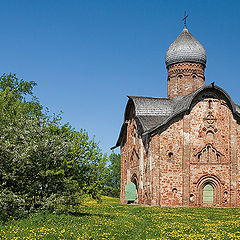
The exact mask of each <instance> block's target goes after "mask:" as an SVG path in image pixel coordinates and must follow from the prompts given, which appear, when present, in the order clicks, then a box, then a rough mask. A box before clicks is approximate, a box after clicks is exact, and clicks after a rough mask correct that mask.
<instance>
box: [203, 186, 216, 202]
mask: <svg viewBox="0 0 240 240" xmlns="http://www.w3.org/2000/svg"><path fill="white" fill-rule="evenodd" d="M213 191H214V190H213V186H212V185H211V184H210V183H207V184H206V185H205V186H204V187H203V204H213V203H214V193H213Z"/></svg>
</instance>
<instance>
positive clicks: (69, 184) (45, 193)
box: [0, 74, 106, 217]
mask: <svg viewBox="0 0 240 240" xmlns="http://www.w3.org/2000/svg"><path fill="white" fill-rule="evenodd" d="M35 85H36V84H35V83H34V82H25V81H23V80H18V78H17V77H16V75H12V74H9V75H3V76H2V77H1V78H0V181H1V185H0V211H1V216H2V217H7V216H9V215H12V216H19V214H23V213H27V212H29V211H38V210H40V209H48V210H52V211H67V210H68V211H76V207H77V206H78V204H79V203H81V201H82V199H83V197H84V196H86V195H87V196H89V195H90V196H91V197H93V198H99V196H100V193H101V189H102V184H103V177H104V166H105V161H106V157H104V156H103V155H102V153H101V151H100V149H99V148H98V146H97V144H96V143H95V142H94V140H90V139H89V137H88V134H87V132H86V131H84V130H80V132H77V131H74V130H73V129H72V128H71V127H70V126H69V125H68V124H66V125H62V126H61V125H60V120H61V119H60V118H59V116H55V117H50V116H48V115H47V114H44V113H43V107H42V106H41V105H40V103H39V101H38V99H37V98H36V97H35V96H33V94H32V89H33V87H34V86H35Z"/></svg>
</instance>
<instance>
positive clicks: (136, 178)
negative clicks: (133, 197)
mask: <svg viewBox="0 0 240 240" xmlns="http://www.w3.org/2000/svg"><path fill="white" fill-rule="evenodd" d="M131 182H132V183H134V184H135V185H136V189H137V191H138V177H137V174H136V173H134V174H133V175H132V177H131Z"/></svg>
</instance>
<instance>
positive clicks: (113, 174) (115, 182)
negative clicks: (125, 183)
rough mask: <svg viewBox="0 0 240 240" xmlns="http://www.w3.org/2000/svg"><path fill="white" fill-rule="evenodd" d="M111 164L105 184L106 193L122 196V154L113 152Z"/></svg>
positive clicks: (112, 195)
mask: <svg viewBox="0 0 240 240" xmlns="http://www.w3.org/2000/svg"><path fill="white" fill-rule="evenodd" d="M108 161H109V166H108V168H107V171H108V173H107V175H106V180H105V186H104V194H105V195H106V196H110V197H119V196H120V182H121V155H120V154H116V153H112V154H111V155H110V156H109V160H108Z"/></svg>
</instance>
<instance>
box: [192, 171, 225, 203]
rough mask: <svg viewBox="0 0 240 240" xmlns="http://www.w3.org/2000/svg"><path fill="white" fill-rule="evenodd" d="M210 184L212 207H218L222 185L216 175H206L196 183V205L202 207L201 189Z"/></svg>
mask: <svg viewBox="0 0 240 240" xmlns="http://www.w3.org/2000/svg"><path fill="white" fill-rule="evenodd" d="M207 184H210V185H211V186H212V187H213V191H214V192H213V194H214V195H213V198H214V199H213V205H214V206H219V205H220V203H221V192H222V191H221V190H222V187H221V186H222V183H221V181H220V179H219V178H218V177H217V176H216V175H212V174H207V175H204V176H202V177H201V178H200V179H199V180H198V182H197V195H198V196H197V205H198V206H202V205H203V188H204V187H205V186H206V185H207Z"/></svg>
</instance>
